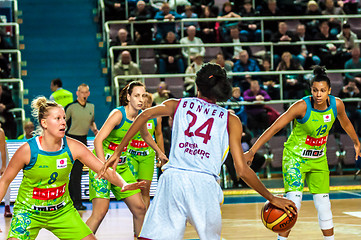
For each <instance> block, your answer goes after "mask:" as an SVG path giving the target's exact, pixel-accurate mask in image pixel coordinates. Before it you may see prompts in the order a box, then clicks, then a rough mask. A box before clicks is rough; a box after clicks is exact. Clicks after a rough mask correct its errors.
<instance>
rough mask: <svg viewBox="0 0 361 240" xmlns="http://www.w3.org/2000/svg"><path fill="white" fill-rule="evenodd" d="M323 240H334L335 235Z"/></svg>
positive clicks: (324, 237)
mask: <svg viewBox="0 0 361 240" xmlns="http://www.w3.org/2000/svg"><path fill="white" fill-rule="evenodd" d="M323 239H324V240H335V235H332V236H323Z"/></svg>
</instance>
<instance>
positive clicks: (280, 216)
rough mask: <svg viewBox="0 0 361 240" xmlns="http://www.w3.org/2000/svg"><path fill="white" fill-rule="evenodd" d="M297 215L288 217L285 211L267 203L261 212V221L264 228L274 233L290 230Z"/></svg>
mask: <svg viewBox="0 0 361 240" xmlns="http://www.w3.org/2000/svg"><path fill="white" fill-rule="evenodd" d="M297 215H298V214H297ZM297 215H294V214H292V217H290V216H289V215H288V214H287V213H286V212H285V211H283V210H282V209H280V208H278V207H276V206H274V205H273V204H271V203H270V202H269V201H267V202H266V203H265V204H264V205H263V207H262V211H261V219H262V222H263V224H264V225H265V227H266V228H268V229H270V230H272V231H274V232H276V233H280V232H285V231H287V230H290V229H291V228H292V227H293V226H294V225H295V223H296V220H297Z"/></svg>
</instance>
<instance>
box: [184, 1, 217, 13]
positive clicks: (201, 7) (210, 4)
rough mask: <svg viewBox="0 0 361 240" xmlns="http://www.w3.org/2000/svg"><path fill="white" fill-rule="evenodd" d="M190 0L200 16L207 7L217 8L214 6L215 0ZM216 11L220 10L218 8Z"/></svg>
mask: <svg viewBox="0 0 361 240" xmlns="http://www.w3.org/2000/svg"><path fill="white" fill-rule="evenodd" d="M189 2H190V3H191V5H192V6H193V7H194V12H195V13H197V14H198V16H200V15H201V14H202V13H203V12H204V10H205V9H206V8H208V9H209V10H210V11H211V10H212V9H215V8H217V7H215V6H214V0H189ZM215 11H218V9H217V10H215Z"/></svg>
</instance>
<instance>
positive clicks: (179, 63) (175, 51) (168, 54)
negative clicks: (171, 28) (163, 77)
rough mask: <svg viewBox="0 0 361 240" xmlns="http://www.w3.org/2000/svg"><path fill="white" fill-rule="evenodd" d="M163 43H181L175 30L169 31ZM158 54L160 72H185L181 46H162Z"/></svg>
mask: <svg viewBox="0 0 361 240" xmlns="http://www.w3.org/2000/svg"><path fill="white" fill-rule="evenodd" d="M161 44H179V42H178V40H177V39H176V37H175V33H174V32H168V33H167V36H166V38H165V39H163V40H162V41H161ZM157 55H158V56H157V57H158V70H159V73H160V74H165V73H184V61H183V55H182V50H181V49H180V48H160V49H159V50H158V54H157Z"/></svg>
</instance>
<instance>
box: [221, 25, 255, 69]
mask: <svg viewBox="0 0 361 240" xmlns="http://www.w3.org/2000/svg"><path fill="white" fill-rule="evenodd" d="M244 41H245V39H241V35H240V31H239V29H238V27H231V28H230V30H229V35H227V36H225V37H224V42H225V43H235V44H238V45H236V46H234V47H222V51H223V54H224V57H225V59H226V60H232V61H234V62H235V61H237V60H239V54H240V52H242V51H243V50H247V51H248V50H249V47H244V48H243V47H242V45H241V43H242V42H244ZM249 51H250V50H249Z"/></svg>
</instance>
